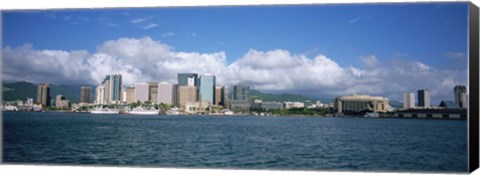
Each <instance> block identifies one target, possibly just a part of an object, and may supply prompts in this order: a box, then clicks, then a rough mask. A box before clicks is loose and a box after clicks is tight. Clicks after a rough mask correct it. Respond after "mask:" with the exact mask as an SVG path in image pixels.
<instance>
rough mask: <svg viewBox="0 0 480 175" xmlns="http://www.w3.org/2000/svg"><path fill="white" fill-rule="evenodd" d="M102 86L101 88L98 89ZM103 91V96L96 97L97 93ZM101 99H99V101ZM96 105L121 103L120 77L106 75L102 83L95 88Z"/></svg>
mask: <svg viewBox="0 0 480 175" xmlns="http://www.w3.org/2000/svg"><path fill="white" fill-rule="evenodd" d="M100 86H102V87H100ZM99 90H103V95H101V96H100V95H98V91H99ZM99 98H101V99H99ZM95 100H96V103H97V104H108V103H119V102H121V101H122V75H120V74H112V75H107V76H106V77H105V79H103V81H102V83H101V84H100V85H99V86H98V87H97V98H96V99H95Z"/></svg>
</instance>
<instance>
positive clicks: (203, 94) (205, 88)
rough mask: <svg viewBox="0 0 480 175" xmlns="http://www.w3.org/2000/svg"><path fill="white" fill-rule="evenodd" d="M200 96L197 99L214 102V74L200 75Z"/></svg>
mask: <svg viewBox="0 0 480 175" xmlns="http://www.w3.org/2000/svg"><path fill="white" fill-rule="evenodd" d="M199 85H200V87H199V88H200V94H199V95H200V96H199V100H200V101H204V102H208V103H209V104H214V102H215V76H214V75H212V74H205V75H201V76H200V84H199Z"/></svg>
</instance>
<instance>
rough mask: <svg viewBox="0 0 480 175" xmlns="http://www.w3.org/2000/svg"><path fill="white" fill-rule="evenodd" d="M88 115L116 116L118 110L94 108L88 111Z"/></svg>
mask: <svg viewBox="0 0 480 175" xmlns="http://www.w3.org/2000/svg"><path fill="white" fill-rule="evenodd" d="M90 114H118V109H103V108H95V109H93V110H91V111H90Z"/></svg>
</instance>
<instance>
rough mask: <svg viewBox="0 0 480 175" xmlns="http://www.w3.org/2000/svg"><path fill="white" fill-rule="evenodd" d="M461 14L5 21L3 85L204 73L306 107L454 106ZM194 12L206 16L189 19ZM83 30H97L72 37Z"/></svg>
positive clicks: (139, 12)
mask: <svg viewBox="0 0 480 175" xmlns="http://www.w3.org/2000/svg"><path fill="white" fill-rule="evenodd" d="M352 7H356V8H352ZM466 8H467V5H466V3H426V4H422V3H420V4H404V5H399V4H378V5H377V4H370V5H312V6H259V7H198V8H160V9H155V8H146V9H110V10H56V11H49V10H47V11H28V12H18V11H12V12H3V17H4V21H3V23H4V27H5V30H4V36H5V37H4V39H3V43H4V46H3V53H4V62H3V64H4V65H7V66H5V67H4V71H3V73H2V74H3V78H4V80H5V81H21V80H25V81H30V82H37V83H39V82H46V83H52V84H75V83H77V84H90V85H97V84H98V83H100V82H101V80H102V78H103V76H104V75H108V74H112V73H120V74H122V75H123V76H124V77H123V81H124V82H123V83H124V84H125V85H128V86H131V85H134V83H135V82H152V81H156V82H161V81H167V82H175V80H176V75H177V73H182V72H196V73H198V74H204V73H212V74H214V75H216V81H217V84H223V85H234V84H239V83H242V84H246V85H249V86H250V87H251V88H252V89H258V90H262V91H264V92H274V93H277V92H278V93H282V92H286V93H297V94H302V95H307V96H310V97H314V98H334V97H336V96H340V95H349V94H370V95H380V96H385V97H388V98H389V99H391V100H397V101H401V100H402V97H403V96H402V95H403V93H405V92H410V91H416V90H419V89H425V88H426V89H429V92H430V97H431V98H432V99H431V100H432V102H438V101H440V100H443V99H453V94H452V93H451V89H452V88H453V87H454V86H455V85H457V84H463V85H467V81H466V78H467V67H466V65H467V64H466V61H467V57H466V55H465V53H466V41H467V40H466V38H467V34H466V24H467V22H466V19H467V15H466V12H465V11H466V10H465V9H466ZM247 10H248V12H251V13H252V14H250V15H248V17H252V16H255V15H259V14H262V15H264V16H263V17H258V18H254V19H253V20H252V21H249V20H247V17H242V14H245V13H246V12H247ZM252 10H253V11H252ZM320 11H321V12H320ZM336 11H338V12H336ZM371 11H373V12H371ZM200 12H206V13H205V14H204V15H199V16H195V18H194V19H192V20H189V19H187V17H192V15H194V14H199V13H200ZM267 12H268V13H267ZM404 12H405V13H404ZM127 14H128V15H127ZM215 14H224V16H218V15H215ZM286 14H293V15H286ZM167 15H168V16H172V19H170V18H167V17H166V16H167ZM415 16H418V17H420V18H415V20H413V19H412V17H415ZM82 17H83V18H82ZM329 18H331V19H329ZM389 19H391V20H389ZM175 20H178V21H175ZM196 20H201V21H204V23H199V22H198V21H196ZM234 21H238V22H234ZM391 21H394V23H392V22H391ZM426 21H427V22H426ZM116 23H118V24H117V26H116V25H114V24H116ZM109 24H110V25H109ZM205 24H209V25H211V26H209V25H205ZM229 24H232V25H229ZM31 25H36V26H35V27H31ZM203 25H205V26H208V27H207V28H206V27H200V26H203ZM390 25H392V26H390ZM402 25H403V26H404V27H403V28H401V29H402V30H399V29H394V28H393V27H395V26H402ZM29 26H30V27H29ZM52 26H55V27H58V29H56V28H52ZM149 26H150V27H149ZM212 26H213V27H212ZM232 26H237V27H238V26H241V27H243V30H244V32H242V31H241V30H240V29H238V30H234V29H232ZM333 26H338V27H333ZM376 26H382V27H380V28H377V27H376ZM408 26H415V27H414V28H408ZM76 28H78V29H76ZM87 28H92V29H95V30H98V31H97V32H93V33H92V36H91V35H85V36H82V35H71V33H72V32H78V33H82V32H81V31H79V30H85V31H90V30H92V29H87ZM187 29H188V30H189V29H192V30H191V31H186V30H187ZM193 29H196V30H193ZM314 29H315V30H314ZM19 30H20V31H23V32H20V33H25V36H19V35H18V31H19ZM29 30H30V31H29ZM60 30H66V31H70V32H61V31H60ZM182 30H183V31H182ZM298 31H301V32H298ZM334 31H336V32H334ZM42 32H46V34H43V33H42ZM232 32H234V33H232ZM15 33H17V34H15ZM53 33H58V34H59V36H62V37H60V38H63V37H65V40H67V41H69V42H65V41H63V40H62V39H60V38H56V37H53V36H54V35H53ZM235 33H238V36H237V35H236V34H235ZM372 33H375V34H372ZM39 34H42V35H44V36H39ZM102 35H105V36H102ZM230 35H232V36H230ZM49 36H52V40H46V37H49ZM79 36H82V38H79ZM93 36H95V37H93ZM96 37H98V38H96ZM93 38H96V39H93ZM221 39H225V40H221ZM70 40H71V41H75V42H70ZM47 41H48V42H47ZM367 41H368V42H367ZM208 43H214V44H216V45H215V46H212V47H210V45H209V44H208ZM36 59H43V60H45V61H43V62H42V61H32V60H36ZM20 66H21V67H22V69H18V68H19V67H20ZM46 66H49V67H53V69H52V68H48V69H47V68H46ZM25 69H26V72H25ZM20 70H21V71H23V72H19V71H20ZM55 72H56V73H57V74H55Z"/></svg>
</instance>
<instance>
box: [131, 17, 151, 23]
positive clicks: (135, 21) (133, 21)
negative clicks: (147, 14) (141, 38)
mask: <svg viewBox="0 0 480 175" xmlns="http://www.w3.org/2000/svg"><path fill="white" fill-rule="evenodd" d="M147 20H148V18H137V19H133V20H131V21H130V23H133V24H136V23H141V22H145V21H147Z"/></svg>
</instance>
